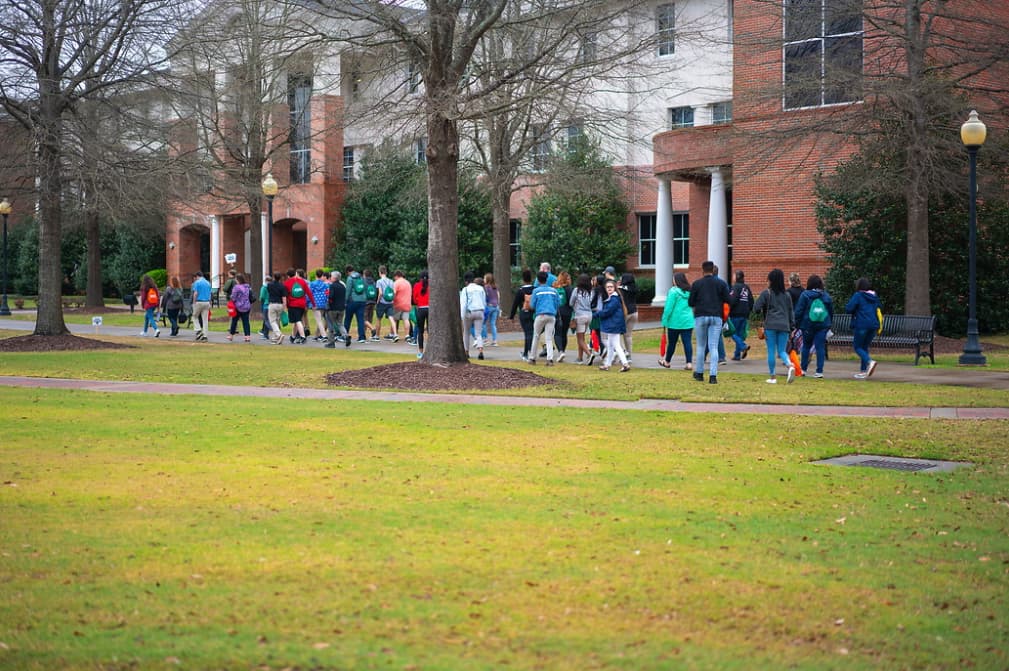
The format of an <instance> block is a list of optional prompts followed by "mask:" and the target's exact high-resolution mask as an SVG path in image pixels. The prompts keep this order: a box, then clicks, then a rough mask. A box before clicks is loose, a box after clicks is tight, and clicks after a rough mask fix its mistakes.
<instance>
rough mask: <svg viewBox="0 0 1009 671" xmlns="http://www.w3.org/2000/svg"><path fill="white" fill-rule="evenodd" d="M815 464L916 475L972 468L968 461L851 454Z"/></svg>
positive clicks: (815, 462)
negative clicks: (923, 472) (858, 467)
mask: <svg viewBox="0 0 1009 671" xmlns="http://www.w3.org/2000/svg"><path fill="white" fill-rule="evenodd" d="M813 463H814V464H822V465H825V466H863V467H865V468H883V469H887V470H891V471H904V472H906V473H915V472H917V471H925V472H928V473H948V472H949V471H953V470H956V469H957V468H962V467H964V466H970V465H971V464H970V463H969V462H966V461H938V460H935V459H905V458H903V457H885V456H880V455H877V454H849V455H846V456H843V457H834V458H833V459H821V460H820V461H814V462H813Z"/></svg>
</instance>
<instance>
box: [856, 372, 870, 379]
mask: <svg viewBox="0 0 1009 671" xmlns="http://www.w3.org/2000/svg"><path fill="white" fill-rule="evenodd" d="M867 377H869V374H868V373H855V379H856V380H864V379H865V378H867Z"/></svg>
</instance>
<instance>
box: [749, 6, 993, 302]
mask: <svg viewBox="0 0 1009 671" xmlns="http://www.w3.org/2000/svg"><path fill="white" fill-rule="evenodd" d="M738 9H739V5H737V10H738ZM755 13H756V14H760V15H763V16H764V17H771V18H770V20H768V19H767V18H764V19H760V20H753V19H754V14H755ZM782 20H783V21H784V25H782ZM737 24H744V25H747V26H758V27H759V30H756V31H753V32H749V33H741V34H740V35H739V36H738V42H737V44H738V48H739V49H741V50H742V51H741V53H742V57H741V58H740V52H739V51H737V62H739V61H742V62H746V63H749V64H751V65H753V64H755V65H756V67H758V68H763V69H764V70H765V73H766V74H767V76H766V81H768V82H769V85H768V86H766V87H764V88H761V89H759V90H756V91H754V92H753V94H754V95H753V96H752V97H751V98H749V99H745V100H741V101H738V103H737V105H736V109H737V110H740V113H739V114H738V116H737V121H739V122H743V123H737V127H739V126H743V125H745V120H746V115H747V112H746V111H744V110H749V111H750V112H751V113H752V115H753V116H754V118H756V115H757V114H777V115H779V116H780V115H781V113H782V108H784V110H785V111H786V112H788V111H789V110H794V112H793V113H792V114H791V115H786V116H785V117H781V122H780V123H778V124H776V125H775V127H774V128H772V129H769V130H768V129H767V128H760V129H759V130H757V131H754V132H751V133H747V137H745V139H746V147H747V148H748V150H749V151H750V152H751V153H752V154H754V155H756V154H760V155H761V158H760V160H762V161H764V162H766V164H768V165H770V164H773V163H774V162H775V160H776V157H779V156H781V155H782V153H783V152H785V151H795V150H796V148H797V147H799V146H803V147H805V149H804V150H805V151H808V152H809V153H810V155H812V154H813V153H814V152H816V151H819V152H821V153H822V154H824V155H828V156H829V155H834V156H837V157H842V158H843V157H844V156H847V155H850V153H851V152H852V151H853V150H854V149H855V148H856V147H857V146H858V145H861V146H862V147H865V148H870V147H872V146H885V147H887V148H888V150H893V151H892V153H893V154H894V155H898V156H900V157H901V158H902V161H901V164H900V166H899V169H898V170H897V171H896V172H895V173H894V174H892V175H887V176H881V175H878V174H875V175H867V178H868V179H869V180H871V184H872V186H873V188H875V189H878V190H885V189H891V190H894V192H896V193H899V194H900V196H901V197H902V198H903V200H904V202H905V204H906V208H907V276H906V279H905V293H906V295H905V310H906V311H907V312H908V313H909V314H930V313H931V307H930V304H929V290H930V269H929V221H928V203H929V199H930V198H932V197H934V196H936V195H938V194H941V193H943V192H948V191H949V190H950V189H953V190H958V191H959V190H960V189H961V188H962V184H963V183H964V181H963V179H962V178H961V177H960V175H959V170H961V169H962V164H961V165H957V163H956V162H953V163H951V162H950V161H949V160H948V159H949V156H951V155H956V153H962V151H963V149H962V146H961V145H960V141H959V136H958V134H957V128H958V127H959V125H960V123H961V122H962V121H963V120H965V119H966V111H967V110H968V109H969V108H971V107H977V108H978V109H981V110H991V111H994V110H997V109H1000V108H1001V107H1002V106H1003V105H1004V101H1005V97H1006V94H1007V91H1009V90H1007V88H1006V82H1007V81H1009V80H1007V79H1006V75H1007V74H1009V71H1007V68H1006V63H1007V61H1006V39H1005V35H1006V34H1007V31H1009V13H1007V12H1006V11H1005V9H1004V7H1002V6H1000V3H986V2H952V1H949V0H865V1H864V2H863V0H815V1H813V2H804V3H798V2H797V3H787V4H786V11H785V12H784V18H783V19H782V12H781V3H780V2H768V1H764V0H757V1H756V2H753V3H748V9H747V10H746V11H745V14H744V16H739V17H737ZM782 35H783V36H784V42H783V41H782V37H781V36H782ZM782 66H784V67H782ZM782 72H784V78H783V79H782V78H781V73H782ZM789 117H790V118H789ZM757 125H758V126H759V124H757ZM754 158H755V157H754ZM755 160H756V159H755ZM799 167H803V168H805V167H808V166H807V164H805V163H804V162H801V161H800V162H799ZM867 183H868V182H867ZM859 186H860V185H852V188H859Z"/></svg>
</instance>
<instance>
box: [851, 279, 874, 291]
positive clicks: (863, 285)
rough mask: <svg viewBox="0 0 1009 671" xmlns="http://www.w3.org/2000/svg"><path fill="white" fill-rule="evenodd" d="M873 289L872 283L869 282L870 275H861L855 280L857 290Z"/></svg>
mask: <svg viewBox="0 0 1009 671" xmlns="http://www.w3.org/2000/svg"><path fill="white" fill-rule="evenodd" d="M869 289H872V283H871V282H869V278H868V277H859V278H858V280H857V281H856V282H855V291H868V290H869Z"/></svg>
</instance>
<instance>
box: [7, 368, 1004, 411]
mask: <svg viewBox="0 0 1009 671" xmlns="http://www.w3.org/2000/svg"><path fill="white" fill-rule="evenodd" d="M0 386H4V387H36V388H44V389H77V390H81V391H97V392H112V393H137V394H172V395H186V394H190V395H198V396H236V395H241V396H254V397H259V398H297V399H319V400H350V401H393V402H397V403H459V404H465V405H498V406H512V407H537V408H599V409H612V410H650V411H653V412H695V413H696V412H706V413H729V412H733V413H739V412H742V413H747V414H763V415H805V416H829V417H886V418H898V419H1009V408H887V407H878V408H877V407H868V406H833V405H768V404H763V405H762V404H758V403H685V402H683V401H669V400H659V399H643V400H638V401H601V400H582V399H564V398H550V399H545V398H535V397H527V396H474V395H472V394H418V393H408V392H377V391H346V390H340V389H288V388H284V389H280V388H274V387H233V386H227V385H214V384H173V383H166V382H128V381H106V380H73V379H67V378H41V377H23V376H0Z"/></svg>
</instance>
